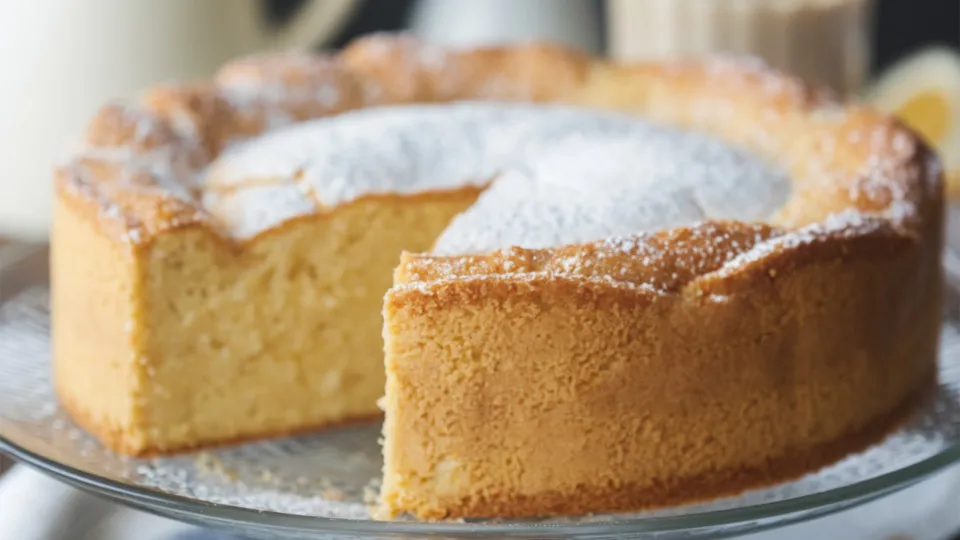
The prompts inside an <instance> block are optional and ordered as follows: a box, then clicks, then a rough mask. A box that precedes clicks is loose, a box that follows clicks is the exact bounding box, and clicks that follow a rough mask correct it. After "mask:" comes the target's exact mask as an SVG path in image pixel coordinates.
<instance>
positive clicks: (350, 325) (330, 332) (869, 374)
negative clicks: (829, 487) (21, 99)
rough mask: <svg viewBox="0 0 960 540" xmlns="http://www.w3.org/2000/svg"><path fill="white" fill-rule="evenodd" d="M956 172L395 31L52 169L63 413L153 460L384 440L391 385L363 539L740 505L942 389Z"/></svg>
mask: <svg viewBox="0 0 960 540" xmlns="http://www.w3.org/2000/svg"><path fill="white" fill-rule="evenodd" d="M941 176H942V174H941V172H940V170H939V165H938V162H937V160H936V158H935V157H934V156H933V155H932V154H931V152H930V151H929V149H928V148H927V147H926V146H925V145H924V144H923V143H922V142H921V141H920V140H919V139H918V138H917V137H916V136H915V135H913V134H912V133H911V132H910V131H909V130H907V129H906V128H904V127H902V126H901V125H900V124H898V123H896V122H895V121H894V120H891V119H889V118H887V117H885V116H883V115H880V114H879V113H876V112H874V111H872V110H870V109H868V108H864V107H861V106H859V105H854V104H842V103H838V102H837V101H835V100H834V99H833V98H831V97H830V96H829V95H828V94H827V93H825V92H823V91H820V90H818V89H815V88H812V87H810V86H807V85H805V84H803V83H802V82H801V81H798V80H796V79H794V78H792V77H790V76H788V75H785V74H781V73H777V72H775V71H773V70H770V69H769V68H767V67H765V66H764V65H762V63H758V62H756V61H753V60H750V59H738V58H729V57H712V58H705V59H699V60H685V61H664V62H656V61H654V62H641V63H620V62H611V61H606V60H602V59H595V58H590V57H587V56H585V55H582V54H579V53H576V52H573V51H569V50H565V49H562V48H558V47H554V46H550V45H544V44H530V45H514V46H506V47H492V48H482V49H466V50H456V49H443V48H439V47H435V46H431V45H429V44H424V43H420V42H418V41H416V40H414V39H412V38H409V37H406V36H399V35H375V36H371V37H368V38H364V39H361V40H358V41H357V42H355V43H353V44H351V45H350V46H348V47H347V48H346V49H345V50H344V51H342V52H340V53H337V54H330V55H321V54H317V55H314V54H307V53H301V52H295V53H284V54H279V55H262V56H256V57H250V58H245V59H240V60H237V61H236V62H233V63H231V64H228V65H227V66H225V67H224V68H223V69H222V70H221V71H220V72H219V73H218V74H217V75H216V76H215V77H214V78H213V80H211V81H205V82H198V83H190V84H167V85H160V86H157V87H154V88H151V89H148V90H146V91H145V92H144V93H143V94H141V95H140V96H139V97H138V98H137V99H135V100H131V101H128V102H124V103H115V104H109V105H106V106H105V107H104V108H103V109H101V111H100V112H99V113H98V114H97V115H96V116H95V117H94V118H93V119H92V120H91V122H90V124H89V126H88V129H87V131H86V133H85V134H84V136H83V137H82V138H81V141H79V144H78V145H77V147H76V149H75V151H74V152H73V154H71V157H70V158H69V159H68V160H67V162H66V163H64V164H63V165H62V166H60V167H59V168H58V169H57V173H56V190H57V207H56V212H55V220H54V233H53V238H52V254H53V263H52V264H53V266H52V276H53V293H54V295H53V345H54V374H55V381H56V387H57V391H58V394H59V395H60V397H61V400H62V402H63V403H64V405H65V406H66V407H67V408H68V410H69V411H70V412H71V414H72V415H73V416H74V417H75V418H76V419H77V420H78V421H79V422H80V423H82V424H83V425H84V426H85V427H87V428H88V429H89V430H90V431H92V432H93V433H95V434H96V435H97V436H98V437H99V438H100V439H101V440H102V441H104V442H105V443H106V444H108V445H109V446H111V447H112V448H114V449H116V450H118V451H120V452H124V453H129V454H136V455H143V454H156V453H169V452H176V451H182V450H186V449H190V448H195V447H202V446H207V445H214V444H223V443H227V442H231V441H240V440H246V439H251V438H259V437H266V436H271V435H278V434H288V433H295V432H301V431H307V430H311V429H318V428H322V427H325V426H330V425H333V424H337V423H341V422H349V421H355V420H360V419H364V418H367V417H374V416H377V415H378V414H379V410H378V409H377V406H376V402H377V399H378V398H380V397H381V396H383V395H384V389H386V391H385V397H384V398H383V400H382V405H383V408H384V412H385V423H384V458H385V465H384V481H383V489H382V494H381V499H382V501H381V512H380V517H390V516H393V515H395V514H397V513H403V512H408V513H412V514H414V515H415V516H418V517H420V518H426V519H433V518H445V517H485V516H486V517H489V516H531V515H545V514H578V513H588V512H602V511H629V510H637V509H642V508H648V507H652V506H662V505H665V504H674V503H681V502H688V501H691V500H696V499H702V498H709V497H716V496H721V495H725V494H729V493H735V492H737V491H740V490H743V489H749V488H751V487H756V486H760V485H764V484H769V483H772V482H777V481H782V480H785V479H789V478H791V477H793V476H796V475H799V474H803V473H805V472H807V471H810V470H812V469H815V468H817V467H820V466H822V465H825V464H827V463H829V462H831V461H833V460H836V459H838V458H840V457H842V456H843V455H845V454H847V453H849V452H851V451H855V450H857V449H859V448H862V447H864V446H865V445H868V444H870V443H871V442H873V441H876V440H877V439H879V438H880V437H881V436H882V435H883V434H884V433H886V432H887V431H889V430H890V429H891V428H892V427H893V426H895V425H896V423H897V422H898V421H900V419H902V418H903V417H904V416H905V415H906V414H908V413H909V411H910V410H911V408H912V406H913V404H914V403H916V402H917V400H919V399H921V398H922V397H923V395H924V393H925V391H926V389H927V388H928V387H929V385H930V383H931V381H932V380H933V378H934V376H935V372H936V346H937V336H938V332H939V308H940V290H941V282H942V277H941V270H940V264H939V256H940V251H941V245H942V234H943V231H942V228H943V198H942V197H943V195H942V190H943V188H942V178H941ZM108 383H109V384H108Z"/></svg>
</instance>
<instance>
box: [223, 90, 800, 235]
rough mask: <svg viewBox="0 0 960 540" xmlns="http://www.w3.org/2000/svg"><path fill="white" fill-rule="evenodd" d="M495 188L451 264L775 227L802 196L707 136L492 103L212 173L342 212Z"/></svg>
mask: <svg viewBox="0 0 960 540" xmlns="http://www.w3.org/2000/svg"><path fill="white" fill-rule="evenodd" d="M494 178H496V180H495V182H494V186H493V187H492V188H491V189H490V190H489V191H488V192H487V193H486V194H484V196H483V198H482V200H481V201H480V202H479V203H478V205H477V207H475V208H474V209H472V210H471V211H469V212H468V213H467V214H465V215H464V216H461V218H459V219H458V220H457V221H456V222H455V223H454V224H453V225H452V226H451V229H450V230H449V231H448V232H447V233H445V234H444V235H443V237H442V238H441V240H440V241H439V242H438V244H437V250H438V251H440V252H444V253H451V252H481V251H488V250H491V249H496V248H500V247H507V246H512V245H518V246H523V247H545V246H556V245H563V244H567V243H572V242H580V241H586V240H593V239H598V238H604V237H607V236H612V235H619V234H629V233H635V232H640V231H644V230H653V229H659V228H664V227H672V226H678V225H683V224H689V223H693V222H696V221H701V220H704V219H712V218H739V219H751V220H752V219H762V218H765V217H767V216H768V215H770V213H772V212H773V211H775V210H776V209H777V208H779V207H780V206H781V205H782V204H783V203H784V201H785V200H786V198H787V196H788V194H789V185H790V183H789V179H788V178H787V177H786V175H785V174H783V173H782V172H780V171H777V170H774V169H773V168H772V167H770V166H769V165H767V164H766V163H764V162H762V161H761V160H759V159H758V158H755V157H753V156H751V155H748V154H746V153H744V152H741V151H738V150H735V149H733V148H730V147H729V146H727V145H726V144H724V143H722V142H720V141H718V140H715V139H712V138H710V137H707V136H705V135H698V134H693V133H688V132H683V131H679V130H676V129H671V128H666V127H661V126H658V125H654V124H651V123H649V122H646V121H643V120H640V119H637V118H633V117H628V116H624V115H618V114H612V113H603V112H597V111H587V110H581V109H575V108H569V107H560V106H538V105H520V104H507V103H491V102H483V103H480V102H464V103H457V104H452V105H418V106H405V107H386V108H379V109H367V110H363V111H358V112H355V113H348V114H344V115H341V116H339V117H335V118H329V119H321V120H316V121H313V122H308V123H304V124H301V125H298V126H294V127H291V128H288V129H285V130H281V131H278V132H275V133H270V134H267V135H265V136H263V137H260V138H257V139H253V140H250V141H248V142H246V143H242V144H240V145H237V146H235V147H232V148H230V149H228V150H227V151H225V152H224V154H223V155H221V157H220V158H219V159H218V160H217V161H216V162H215V163H213V164H212V165H211V167H210V168H209V169H208V170H207V173H206V183H207V185H208V187H209V188H214V189H223V188H230V187H236V186H243V185H250V184H256V183H258V182H262V180H263V179H280V180H285V181H290V182H296V183H299V184H300V186H301V187H302V188H303V189H306V190H309V191H310V192H312V193H314V194H316V196H317V197H318V198H319V199H320V201H321V202H322V203H324V204H326V205H330V206H336V205H338V204H343V203H346V202H349V201H351V200H354V199H356V198H358V197H362V196H364V195H368V194H374V193H402V194H409V193H418V192H424V191H431V190H450V189H458V188H461V187H463V186H467V185H482V184H486V183H487V182H489V181H490V180H491V179H494ZM237 226H238V227H239V228H241V229H243V230H245V231H248V232H249V231H250V230H252V225H250V224H237Z"/></svg>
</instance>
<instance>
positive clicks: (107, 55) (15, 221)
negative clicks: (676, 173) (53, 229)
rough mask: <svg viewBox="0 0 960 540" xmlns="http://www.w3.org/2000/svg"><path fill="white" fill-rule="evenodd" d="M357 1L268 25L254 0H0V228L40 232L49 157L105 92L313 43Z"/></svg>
mask: <svg viewBox="0 0 960 540" xmlns="http://www.w3.org/2000/svg"><path fill="white" fill-rule="evenodd" d="M355 4H356V0H312V1H311V2H308V3H307V4H305V5H304V7H303V9H301V10H300V12H299V13H298V14H297V16H296V17H295V20H294V21H292V22H291V23H290V24H288V25H286V26H285V27H284V28H280V29H273V28H268V26H267V25H266V23H265V21H264V14H263V13H262V8H263V6H262V5H261V2H260V1H259V0H202V1H198V0H163V1H157V0H146V1H130V0H41V1H32V2H21V1H16V0H0V36H2V38H0V39H2V46H0V72H2V73H3V74H4V83H3V85H2V86H0V140H2V141H3V144H2V145H0V236H18V237H22V238H29V239H41V238H43V237H45V236H46V234H47V232H48V229H49V217H50V203H51V178H52V167H53V166H54V164H55V162H56V161H57V160H58V159H59V158H60V157H61V156H62V155H63V151H64V149H65V148H66V145H67V144H68V143H69V141H70V140H71V139H73V138H74V137H76V136H77V135H78V133H79V131H80V130H81V129H82V127H83V124H84V122H85V121H86V120H87V119H88V118H89V117H90V116H91V115H92V114H93V113H94V112H95V111H96V109H97V108H98V107H99V106H100V105H102V104H103V103H104V102H106V101H108V100H110V99H114V98H117V97H130V96H132V95H133V94H134V93H135V92H137V91H138V90H140V89H142V88H143V87H144V86H147V85H149V84H152V83H155V82H158V81H163V80H170V79H181V80H182V79H192V78H197V77H204V76H209V75H210V74H211V73H212V72H213V71H214V70H215V69H216V68H217V67H218V66H220V65H221V64H222V63H224V62H225V61H227V60H229V59H231V58H233V57H236V56H239V55H243V54H250V53H253V52H256V51H262V50H269V49H281V48H290V47H299V46H309V45H313V44H317V43H321V42H322V41H323V40H324V39H326V38H327V37H328V36H330V34H332V33H333V32H334V31H336V30H337V28H338V27H339V26H340V24H341V23H343V22H344V21H345V20H346V19H347V17H348V16H349V15H350V13H351V12H352V10H353V9H354V5H355Z"/></svg>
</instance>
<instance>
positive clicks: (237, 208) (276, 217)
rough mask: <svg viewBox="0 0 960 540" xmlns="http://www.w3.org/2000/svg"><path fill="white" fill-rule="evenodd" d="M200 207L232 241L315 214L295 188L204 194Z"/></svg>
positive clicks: (269, 187)
mask: <svg viewBox="0 0 960 540" xmlns="http://www.w3.org/2000/svg"><path fill="white" fill-rule="evenodd" d="M203 204H204V206H205V207H206V208H207V211H208V212H209V213H210V214H211V215H213V216H214V218H215V219H217V220H218V221H219V222H220V223H221V224H222V225H223V226H224V227H225V228H226V229H227V230H228V231H230V232H231V234H232V235H233V236H234V237H235V238H239V239H247V238H250V237H252V236H255V235H256V234H257V233H259V232H261V231H264V230H266V229H269V228H272V227H275V226H277V225H279V224H281V223H283V222H284V221H287V220H289V219H291V218H294V217H296V216H300V215H304V214H309V213H311V212H315V211H316V210H317V206H316V204H314V202H313V201H312V200H311V199H310V198H309V197H307V196H306V195H305V194H304V193H303V192H302V191H301V190H300V189H299V188H298V187H297V186H296V185H295V184H292V183H280V184H268V185H254V186H246V187H244V188H241V189H236V190H232V191H226V192H215V191H208V192H207V193H205V194H204V197H203Z"/></svg>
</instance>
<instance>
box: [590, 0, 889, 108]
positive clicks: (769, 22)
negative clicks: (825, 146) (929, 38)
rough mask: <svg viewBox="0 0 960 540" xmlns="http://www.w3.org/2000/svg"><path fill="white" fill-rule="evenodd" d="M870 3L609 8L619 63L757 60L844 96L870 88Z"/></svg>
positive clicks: (684, 0)
mask: <svg viewBox="0 0 960 540" xmlns="http://www.w3.org/2000/svg"><path fill="white" fill-rule="evenodd" d="M872 3H873V2H872V0H609V2H608V7H607V24H608V42H609V43H608V47H609V51H610V53H611V55H612V56H614V57H615V58H621V59H627V58H649V57H663V56H675V55H698V54H705V53H713V52H731V53H737V54H751V55H758V56H761V57H763V58H764V59H766V60H767V61H768V62H770V63H771V64H772V65H774V66H776V67H778V68H780V69H784V70H786V71H789V72H791V73H793V74H796V75H799V76H800V77H802V78H804V79H806V80H808V81H810V82H814V83H818V84H822V85H826V86H828V87H831V88H833V89H834V90H836V91H838V92H840V93H841V94H850V93H852V92H856V91H857V90H858V89H859V87H860V86H861V85H862V84H863V82H864V77H865V74H866V70H867V67H868V66H867V63H868V55H869V42H868V33H869V32H868V26H869V24H870V22H871V18H870V13H871V7H872Z"/></svg>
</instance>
